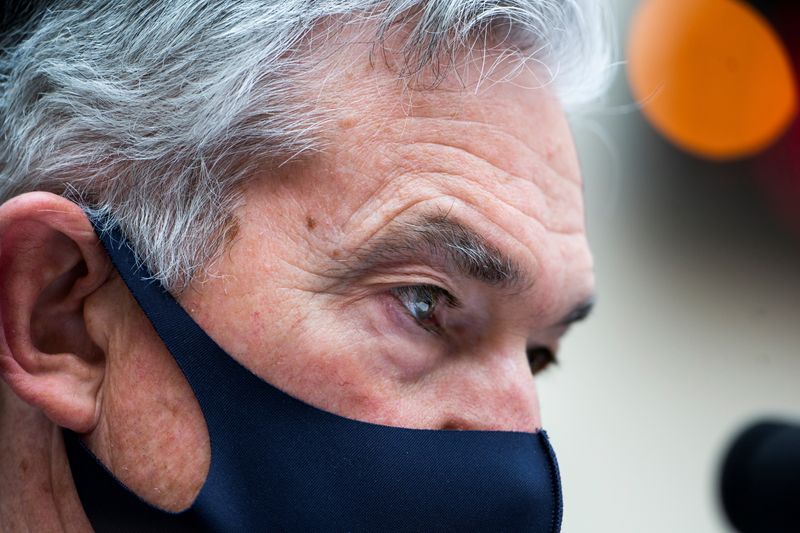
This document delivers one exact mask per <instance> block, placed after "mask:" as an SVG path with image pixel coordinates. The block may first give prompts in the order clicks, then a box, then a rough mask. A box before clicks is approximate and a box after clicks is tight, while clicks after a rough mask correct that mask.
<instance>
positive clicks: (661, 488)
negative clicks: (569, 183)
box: [539, 0, 800, 533]
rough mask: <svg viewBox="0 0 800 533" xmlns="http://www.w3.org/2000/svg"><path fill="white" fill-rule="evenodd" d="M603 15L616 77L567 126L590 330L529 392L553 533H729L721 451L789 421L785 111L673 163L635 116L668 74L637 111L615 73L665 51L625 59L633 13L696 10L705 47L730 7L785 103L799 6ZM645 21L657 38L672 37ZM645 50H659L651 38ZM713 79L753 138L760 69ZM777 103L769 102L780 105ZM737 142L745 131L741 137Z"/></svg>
mask: <svg viewBox="0 0 800 533" xmlns="http://www.w3.org/2000/svg"><path fill="white" fill-rule="evenodd" d="M612 4H613V5H614V9H615V11H616V21H615V22H616V24H617V32H618V34H619V35H618V39H619V54H618V55H619V58H620V60H622V61H623V63H622V64H620V65H619V66H618V67H617V68H616V72H615V81H614V85H613V87H612V90H611V93H610V95H609V97H608V99H607V102H606V103H605V105H604V106H602V107H601V108H600V109H598V110H596V112H594V113H590V114H588V115H576V116H575V118H574V120H573V130H574V133H575V137H576V142H577V145H578V150H579V154H580V158H581V161H582V166H583V172H584V179H585V182H586V202H587V211H588V226H589V234H590V240H591V243H592V247H593V250H594V253H595V260H596V266H597V277H598V292H599V299H598V305H597V309H596V314H595V315H594V316H593V317H592V319H591V320H589V321H588V322H587V323H586V324H584V325H580V326H579V327H577V328H576V329H575V331H574V332H572V333H571V334H570V335H569V336H568V337H567V339H566V340H565V342H564V345H563V349H562V353H561V360H562V363H561V365H560V367H559V368H556V369H554V370H553V371H550V372H546V373H545V374H544V375H543V376H542V378H541V379H540V380H539V386H540V394H541V400H542V405H543V417H544V425H545V427H546V428H548V430H549V433H550V434H551V437H552V440H553V442H554V446H555V448H556V449H557V450H558V453H559V460H560V463H561V468H562V475H563V478H564V485H565V514H564V517H565V520H564V531H565V532H568V533H581V532H596V531H615V532H644V531H646V532H649V533H657V532H675V531H691V532H721V531H732V529H731V528H730V526H729V525H728V524H727V521H726V520H725V518H724V515H723V514H722V511H721V506H720V503H719V495H718V478H719V470H720V463H721V461H722V458H723V455H724V453H725V451H726V449H727V447H728V445H729V444H730V441H731V439H733V437H734V436H735V435H736V433H737V432H738V431H739V430H740V429H741V428H742V427H743V426H745V425H746V424H747V423H749V422H750V421H753V420H756V419H758V418H761V417H771V418H772V419H779V420H786V421H789V422H795V423H796V422H797V421H798V420H800V353H799V352H800V131H799V130H800V128H798V119H797V112H796V109H795V108H796V104H794V107H792V105H791V103H787V104H786V105H784V107H783V108H782V112H783V113H784V116H783V118H782V119H781V120H773V124H771V125H770V124H767V125H762V126H763V128H764V129H763V131H765V132H766V133H764V134H763V135H762V139H761V140H760V141H759V142H760V143H761V144H760V146H758V147H757V148H753V147H752V144H751V146H750V147H749V148H748V149H742V148H741V147H737V146H736V142H734V141H735V140H736V139H735V135H732V136H731V139H733V140H732V141H730V143H729V144H730V146H728V147H725V149H726V150H728V153H727V154H725V155H724V156H721V155H720V154H719V153H715V154H712V155H709V154H704V153H702V152H701V151H699V150H697V149H687V148H686V145H685V143H684V142H683V141H684V140H683V139H682V138H681V137H680V135H676V134H675V133H674V131H678V133H680V128H677V129H676V130H674V131H673V138H670V136H669V135H668V134H664V133H662V132H664V131H666V130H667V129H668V127H665V125H664V124H658V123H657V122H656V121H657V118H656V119H653V118H652V117H651V116H648V114H651V115H654V116H655V115H657V113H654V112H652V110H649V109H648V106H654V107H658V106H659V105H662V104H663V102H660V101H659V98H660V97H661V96H662V95H663V94H664V93H663V92H662V91H668V90H669V88H670V87H671V86H670V85H669V83H670V80H671V78H670V73H669V72H665V73H663V74H664V79H665V80H666V81H665V82H664V85H663V86H659V88H658V90H656V91H653V94H648V95H641V94H636V91H635V90H634V89H633V88H632V82H631V78H632V73H631V72H630V70H631V69H636V68H640V67H641V62H642V58H641V57H640V58H638V59H636V58H634V57H632V54H631V50H630V47H631V46H632V45H633V44H635V45H636V46H642V47H644V48H648V47H651V48H652V49H653V50H655V52H659V50H660V51H662V52H663V50H664V48H663V46H661V47H660V46H659V43H656V45H652V46H651V44H648V43H642V42H641V39H639V41H636V42H635V43H633V44H632V42H631V36H632V35H635V29H636V28H635V27H636V25H637V24H639V23H641V21H640V20H637V16H639V13H640V12H641V10H643V9H646V8H647V9H662V10H670V9H675V10H681V9H684V10H686V9H689V10H691V9H695V8H698V7H699V8H702V9H707V10H709V12H710V13H711V15H713V16H712V17H711V19H712V20H716V21H719V22H720V24H718V27H716V28H712V27H709V28H708V32H709V34H713V32H725V31H726V29H725V28H726V27H728V26H736V24H734V22H735V21H734V22H730V21H729V20H728V18H727V17H728V16H729V15H730V14H729V13H728V12H727V10H729V9H730V8H731V5H730V4H738V5H737V6H734V8H733V9H740V8H741V7H742V6H745V7H746V10H747V11H746V13H747V15H746V16H750V17H753V18H754V20H755V22H754V21H748V20H745V23H747V24H752V25H754V27H755V28H756V29H757V30H758V31H761V32H762V34H763V33H765V34H770V32H772V33H771V34H772V37H773V38H774V41H775V42H777V43H779V45H780V47H782V52H783V53H784V54H785V57H784V58H783V59H784V62H786V61H791V62H793V64H792V65H791V68H792V69H794V71H793V73H792V75H791V77H790V78H789V79H790V81H791V82H792V83H793V84H794V85H792V86H791V87H790V89H791V90H792V91H794V92H795V93H796V91H797V87H796V77H797V76H796V72H797V65H798V64H800V46H798V45H800V38H799V37H800V31H792V30H791V28H792V27H794V28H800V26H798V24H797V22H798V21H800V3H798V2H763V3H761V4H758V3H756V2H750V3H747V2H743V1H742V2H739V1H734V0H711V1H709V0H689V1H688V2H687V0H649V1H641V2H640V1H634V0H613V1H612ZM647 4H651V5H647ZM652 4H659V5H655V6H654V5H652ZM725 4H728V5H725ZM757 4H758V5H757ZM757 9H760V10H761V11H757ZM714 10H720V13H721V14H720V15H719V16H717V15H716V13H715V12H714ZM708 15H709V13H706V14H705V16H706V17H708ZM675 16H676V17H679V16H683V15H680V14H678V15H675ZM738 16H739V17H740V18H741V16H742V15H741V12H738ZM659 17H660V19H661V20H664V26H665V29H666V30H670V28H669V24H670V23H673V22H674V21H670V20H666V19H665V17H664V15H663V13H662V14H661V15H659ZM679 18H680V17H679ZM687 20H691V17H689V19H687ZM740 22H741V21H740ZM779 26H781V28H780V31H779ZM765 28H766V29H765ZM786 28H789V29H786ZM701 30H702V32H704V31H705V29H704V27H702V26H701ZM692 32H694V34H693V33H692ZM702 32H701V33H702ZM644 33H645V34H646V35H649V36H650V37H649V38H651V39H656V40H658V39H661V40H662V41H664V40H665V39H666V37H664V36H663V35H659V32H657V31H652V30H648V31H646V32H644ZM668 33H669V34H670V39H672V42H673V43H677V44H675V46H678V47H680V46H683V48H682V49H681V52H680V53H683V54H687V53H688V54H692V53H700V52H698V50H699V49H698V46H701V47H702V45H698V44H697V43H694V44H693V43H691V42H690V43H689V44H685V43H684V44H683V45H680V40H681V39H682V38H684V37H686V36H684V37H682V34H681V32H680V31H677V32H675V31H668ZM692 35H695V36H696V35H697V29H696V28H695V29H691V28H690V29H688V30H687V36H688V37H686V38H688V39H689V40H691V38H692ZM721 40H724V39H721ZM792 40H794V42H791V41H792ZM772 44H773V45H774V43H772ZM752 48H753V47H745V50H747V51H748V53H749V50H751V49H752ZM767 49H769V47H767ZM722 52H723V53H724V52H725V50H724V47H723V49H722ZM645 55H646V54H645ZM637 61H638V63H637ZM720 61H724V62H726V65H728V66H733V67H736V68H741V69H743V70H744V72H739V74H738V75H739V76H742V75H744V77H745V78H746V79H744V80H743V81H742V80H738V81H737V80H736V76H735V75H734V76H733V77H732V79H730V80H722V82H721V84H720V85H721V86H722V88H721V89H720V88H719V87H717V89H716V90H724V91H728V90H729V91H732V95H733V96H731V97H730V98H728V99H729V100H733V101H734V103H733V104H731V103H730V102H729V103H727V104H726V105H728V107H730V114H731V115H732V116H734V118H735V117H738V116H742V115H743V114H747V113H748V112H750V110H749V108H748V106H750V107H754V108H755V111H754V112H755V115H753V114H752V113H751V120H758V115H760V114H761V111H760V110H759V109H758V106H759V105H760V104H759V101H761V102H762V103H763V101H764V99H765V96H764V95H765V94H767V95H768V94H769V91H770V90H772V88H771V87H768V86H765V83H764V80H765V79H768V78H765V77H764V75H762V74H760V73H757V75H754V74H753V73H752V72H748V71H747V64H746V63H747V61H757V62H760V63H759V64H763V62H764V60H763V58H759V57H741V58H738V57H733V58H731V57H725V58H722V59H720ZM738 61H741V63H738ZM776 61H778V63H780V60H776ZM652 62H653V63H654V64H658V58H653V60H652ZM734 74H735V73H734ZM651 76H652V74H651ZM708 87H709V86H708V84H705V83H702V80H700V82H699V83H698V85H697V87H696V91H697V93H698V98H699V99H700V102H699V104H698V103H697V102H695V105H700V108H701V113H700V115H702V108H703V106H704V105H711V106H713V105H718V104H719V103H720V101H719V100H717V99H714V97H713V95H708V94H706V95H705V96H704V95H703V91H704V90H705V89H708ZM785 89H786V88H785V87H784V88H783V90H784V93H782V94H783V96H782V97H781V98H783V99H784V101H785V102H788V100H786V96H785V95H786V92H785ZM764 91H766V93H765V92H764ZM754 94H756V96H757V98H756V99H753V95H754ZM703 98H707V99H708V98H711V100H712V101H711V102H710V103H708V102H707V101H706V103H704V102H703ZM776 98H778V97H776ZM759 99H760V100H759ZM676 105H677V104H676ZM667 111H669V112H667V113H666V115H663V116H666V117H667V120H669V119H670V117H671V116H672V115H670V112H672V111H670V110H667ZM674 113H676V114H679V113H680V110H675V111H674ZM663 116H662V119H663ZM752 116H755V117H756V118H755V119H752ZM787 117H788V118H787ZM698 120H700V121H703V120H705V121H708V120H711V119H709V118H708V117H704V116H700V117H698ZM734 122H735V121H734ZM703 125H704V124H700V126H703ZM667 126H670V125H669V124H667ZM734 126H735V124H734ZM734 126H731V127H734ZM682 127H684V129H685V128H686V125H685V124H684V125H683V126H682ZM698 127H699V126H698ZM752 130H753V128H752V127H750V126H748V129H747V130H746V131H745V132H744V133H745V134H746V133H747V132H749V131H752ZM726 131H727V130H726ZM690 133H691V132H690ZM727 133H730V131H727ZM723 144H724V143H723ZM748 150H749V151H748Z"/></svg>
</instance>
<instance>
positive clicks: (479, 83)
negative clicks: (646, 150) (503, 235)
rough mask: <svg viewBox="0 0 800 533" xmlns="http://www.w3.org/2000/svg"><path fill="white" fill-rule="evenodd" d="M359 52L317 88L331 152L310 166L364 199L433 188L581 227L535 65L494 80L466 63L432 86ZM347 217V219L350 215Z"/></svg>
mask: <svg viewBox="0 0 800 533" xmlns="http://www.w3.org/2000/svg"><path fill="white" fill-rule="evenodd" d="M361 59H362V60H361V61H359V60H358V59H353V60H352V61H351V62H350V63H348V66H349V68H348V69H346V70H343V71H337V70H333V71H332V72H331V73H330V74H328V75H326V76H325V77H324V78H323V79H322V80H320V81H319V82H318V83H319V86H318V87H317V88H316V89H315V90H316V91H317V94H318V99H319V100H318V104H319V105H320V107H322V108H324V109H326V110H328V112H329V113H330V114H329V118H330V121H329V123H328V125H327V127H326V129H325V134H324V135H325V141H327V146H328V149H327V150H326V151H325V152H324V153H322V154H321V155H320V156H319V158H318V159H317V161H316V162H315V163H316V169H317V170H322V171H323V173H324V174H325V175H327V176H328V177H329V178H330V179H333V180H336V181H339V182H340V183H337V185H336V186H337V187H339V188H340V189H339V190H340V191H342V192H343V191H348V193H349V194H348V196H349V197H352V198H356V197H358V198H359V200H358V201H362V200H363V201H365V202H367V203H369V200H368V199H366V198H362V196H364V195H372V196H373V200H378V199H382V200H383V201H385V202H391V201H392V200H393V199H394V200H402V197H404V196H407V195H409V194H415V195H416V196H424V195H426V194H428V195H432V194H437V193H438V194H453V195H455V196H457V197H459V199H461V200H465V201H466V200H468V199H470V198H471V199H472V200H474V201H475V202H478V203H480V202H482V199H481V198H485V197H486V196H490V197H491V199H493V200H496V201H499V202H502V203H504V204H506V207H508V208H511V209H515V210H517V211H519V214H520V215H522V216H526V217H532V218H534V219H535V220H536V221H537V222H538V223H540V224H542V225H544V226H545V227H546V228H547V229H549V230H552V231H556V232H561V233H566V232H579V231H582V230H583V204H582V183H581V178H580V172H579V168H578V162H577V156H576V153H575V149H574V145H573V143H572V138H571V134H570V131H569V127H568V124H567V121H566V118H565V115H564V112H563V110H562V108H561V105H560V104H559V102H558V100H557V98H556V97H555V96H553V94H552V93H551V91H550V90H549V89H548V88H547V87H543V86H542V85H541V82H540V79H541V76H539V75H538V74H537V73H536V72H535V71H533V70H530V69H522V70H521V71H520V72H518V73H517V74H516V75H515V76H513V77H511V78H510V79H507V80H503V81H498V80H495V79H490V78H487V79H484V78H481V76H480V75H479V73H478V71H477V69H475V68H473V69H471V70H470V69H465V71H464V72H461V71H455V72H453V73H452V74H451V75H449V77H447V78H445V79H444V80H443V81H442V82H441V83H440V84H439V85H437V86H436V87H435V88H429V87H426V86H425V85H424V84H419V86H415V85H413V84H412V85H409V84H407V83H405V82H404V81H402V80H399V79H398V77H397V75H396V74H395V72H393V71H392V70H391V69H390V68H388V67H387V66H386V65H384V64H381V63H376V62H371V61H367V60H365V59H364V58H361ZM503 74H508V73H507V72H505V73H504V72H502V71H500V72H498V73H497V75H498V76H500V75H503ZM470 75H471V77H470ZM312 166H314V163H312ZM312 174H315V172H312ZM315 177H316V176H315ZM314 181H316V180H314ZM314 186H315V187H318V186H319V183H316V184H315V185H314ZM342 198H343V197H342ZM355 207H356V206H355V205H350V206H348V205H342V208H343V210H344V211H352V209H353V208H355ZM346 216H347V217H348V219H349V220H351V221H352V220H353V213H352V212H348V213H347V214H346ZM356 218H358V217H356Z"/></svg>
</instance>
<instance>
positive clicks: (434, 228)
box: [334, 214, 594, 326]
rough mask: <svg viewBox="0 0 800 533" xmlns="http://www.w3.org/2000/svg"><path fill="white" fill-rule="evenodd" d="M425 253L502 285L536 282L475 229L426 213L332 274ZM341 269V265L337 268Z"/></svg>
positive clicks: (587, 306)
mask: <svg viewBox="0 0 800 533" xmlns="http://www.w3.org/2000/svg"><path fill="white" fill-rule="evenodd" d="M421 257H425V258H427V259H428V260H430V261H433V262H434V263H435V264H436V266H438V267H440V268H443V269H444V270H445V271H447V272H456V273H458V274H460V275H462V276H464V277H466V278H469V279H473V280H475V281H478V282H481V283H483V284H486V285H489V286H492V287H499V288H503V289H516V290H522V289H525V288H528V287H530V286H532V285H533V283H534V279H533V276H532V275H531V273H530V272H528V271H527V270H525V269H524V268H523V267H521V266H520V265H519V264H518V263H517V262H515V261H514V260H513V259H512V258H510V257H509V256H508V255H506V254H504V253H503V252H501V251H500V250H498V249H497V248H496V247H494V246H492V245H491V244H490V243H488V242H487V240H486V239H485V238H484V237H482V236H481V235H480V234H479V233H477V232H476V231H474V230H473V229H471V228H469V227H467V226H465V225H463V224H461V223H460V222H458V221H456V220H453V219H451V218H449V217H448V215H447V214H437V215H427V216H423V217H421V218H419V219H417V220H416V221H413V222H400V223H395V225H394V226H393V227H391V228H390V229H388V230H387V231H385V232H383V233H382V234H381V235H379V236H377V237H375V238H373V239H372V240H371V241H370V242H369V243H368V244H367V245H365V246H363V247H362V248H360V249H358V250H356V251H355V252H354V253H353V254H352V256H351V257H350V258H348V259H344V260H342V261H341V262H340V268H341V269H342V270H341V271H340V272H336V273H335V274H334V277H336V278H342V279H357V278H360V277H363V276H365V275H366V274H368V273H371V272H374V271H377V270H380V269H381V267H385V266H389V265H392V266H394V265H397V264H402V263H404V262H408V263H412V262H419V261H420V258H421ZM337 270H339V269H337ZM593 306H594V297H590V298H588V299H586V300H583V301H582V302H580V303H579V304H578V305H576V306H575V307H574V308H573V309H572V310H571V311H570V312H569V313H567V314H566V315H565V316H564V318H563V319H562V320H560V321H559V322H557V325H558V326H569V325H570V324H573V323H574V322H579V321H581V320H584V319H585V318H586V317H587V316H588V315H589V313H590V312H591V310H592V308H593Z"/></svg>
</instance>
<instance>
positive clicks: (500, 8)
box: [0, 0, 610, 292]
mask: <svg viewBox="0 0 800 533" xmlns="http://www.w3.org/2000/svg"><path fill="white" fill-rule="evenodd" d="M353 22H360V23H364V25H363V27H365V28H367V27H371V28H372V30H371V31H372V32H373V33H372V35H371V36H370V39H371V40H372V42H374V43H375V44H381V43H385V42H386V37H387V35H388V34H389V33H391V32H392V31H393V29H396V28H398V27H400V26H402V27H404V28H408V29H410V31H409V32H407V36H405V37H404V45H403V47H402V50H401V51H402V56H403V57H404V60H405V64H404V65H403V67H402V69H401V71H400V72H398V75H399V76H401V77H403V76H404V77H413V76H414V75H415V74H419V73H420V72H422V71H423V70H424V69H428V70H431V69H433V70H434V71H437V72H438V75H439V76H441V75H443V74H444V73H445V72H442V71H441V70H446V69H447V68H449V67H445V68H444V69H442V68H441V67H442V65H449V64H452V62H448V61H447V60H446V59H447V58H448V57H454V54H457V53H458V52H459V51H462V50H466V49H467V48H469V49H470V50H472V49H473V48H474V47H475V43H480V42H485V41H486V38H488V37H491V38H493V39H494V41H495V42H498V43H500V46H501V47H503V48H504V49H506V50H513V51H514V53H516V55H517V56H518V57H522V58H523V59H525V60H527V59H531V60H533V61H536V62H537V63H539V64H541V65H545V66H546V67H547V68H549V70H550V72H551V74H552V78H553V80H554V83H555V85H556V87H557V88H558V93H559V95H560V96H561V99H562V101H563V102H564V103H565V105H566V106H570V105H575V104H576V103H580V102H584V101H587V100H588V99H590V98H591V97H593V96H595V95H597V94H598V92H599V91H600V90H602V88H603V86H604V84H605V82H606V80H607V79H608V77H609V76H608V74H607V72H608V61H609V56H610V53H609V42H608V39H607V36H606V35H605V33H606V30H607V25H606V23H605V22H606V20H605V14H604V9H603V8H602V3H601V0H586V2H585V3H584V2H583V1H582V0H397V1H393V2H386V1H378V0H280V1H274V0H260V1H256V0H239V1H228V0H217V1H209V0H175V1H166V0H165V1H149V2H116V1H112V0H86V1H77V0H75V1H61V2H50V3H49V6H48V9H47V11H44V12H43V13H41V15H40V16H38V17H36V18H35V19H34V20H33V21H32V22H31V23H30V24H28V25H27V26H26V27H25V28H23V29H22V30H20V31H19V32H17V33H16V34H15V35H13V36H12V37H13V39H10V40H9V39H7V40H6V43H5V44H4V47H3V51H2V53H0V124H1V126H0V127H2V134H1V135H0V202H3V201H5V200H7V199H9V198H11V197H13V196H15V195H17V194H21V193H24V192H28V191H34V190H44V191H50V192H54V193H56V194H61V195H65V196H68V197H70V198H72V199H74V200H75V201H77V202H78V203H79V204H80V205H81V206H82V207H83V208H84V209H86V210H87V212H89V213H91V214H94V215H96V216H102V217H104V219H106V220H109V221H112V222H111V223H113V224H118V225H119V226H120V227H121V229H122V231H123V232H124V233H125V234H126V235H127V236H128V238H129V240H130V242H131V245H132V247H133V248H134V250H135V251H136V252H137V253H138V255H139V256H140V257H141V259H142V261H143V262H144V263H145V265H146V266H147V267H148V269H149V270H150V272H151V273H152V275H153V278H155V279H157V280H159V281H160V282H161V283H162V284H164V286H165V287H167V288H169V289H170V290H172V291H173V292H179V291H180V290H182V289H183V288H185V287H186V286H187V284H188V283H189V281H191V279H192V278H193V276H194V274H195V273H196V272H197V271H198V269H199V268H200V267H201V266H203V265H205V264H207V263H208V262H209V261H210V260H211V259H213V258H214V257H215V255H216V254H218V253H219V252H220V250H221V249H222V248H223V245H224V243H225V242H226V241H227V240H228V237H229V236H230V235H229V232H230V230H231V229H232V228H235V223H234V220H233V214H232V213H233V211H234V209H235V208H236V207H237V206H238V205H239V202H240V193H239V191H240V190H241V187H242V184H243V183H245V182H246V181H247V179H249V178H251V177H252V176H253V175H254V174H255V171H256V170H257V169H263V168H265V167H267V166H268V165H273V166H274V165H279V164H281V163H282V162H285V161H286V160H288V159H291V158H294V157H298V156H299V155H302V154H305V153H307V152H314V151H318V150H320V149H322V148H323V146H322V145H321V144H320V138H321V135H320V133H321V131H322V130H323V128H324V126H325V124H326V120H325V118H324V117H325V115H324V112H325V110H321V109H317V108H315V107H314V106H313V102H312V101H310V100H309V99H308V98H301V97H298V95H299V94H301V93H302V91H300V89H301V87H302V85H303V82H302V81H301V80H302V79H303V75H304V73H307V72H308V69H309V62H308V61H305V60H307V59H309V58H311V57H312V55H313V53H314V52H315V50H318V49H319V48H320V44H321V43H320V39H319V38H318V37H317V36H313V38H312V37H311V36H312V35H313V34H314V33H315V32H314V31H313V30H314V29H316V28H318V27H320V25H321V24H325V25H326V30H325V32H321V33H322V34H323V35H335V34H336V32H337V31H338V30H341V29H343V28H344V25H346V24H351V25H352V23H353ZM490 34H491V35H490ZM404 35H405V34H404ZM482 38H483V39H482ZM309 43H310V44H309ZM323 44H324V41H323ZM437 69H438V70H437Z"/></svg>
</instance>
